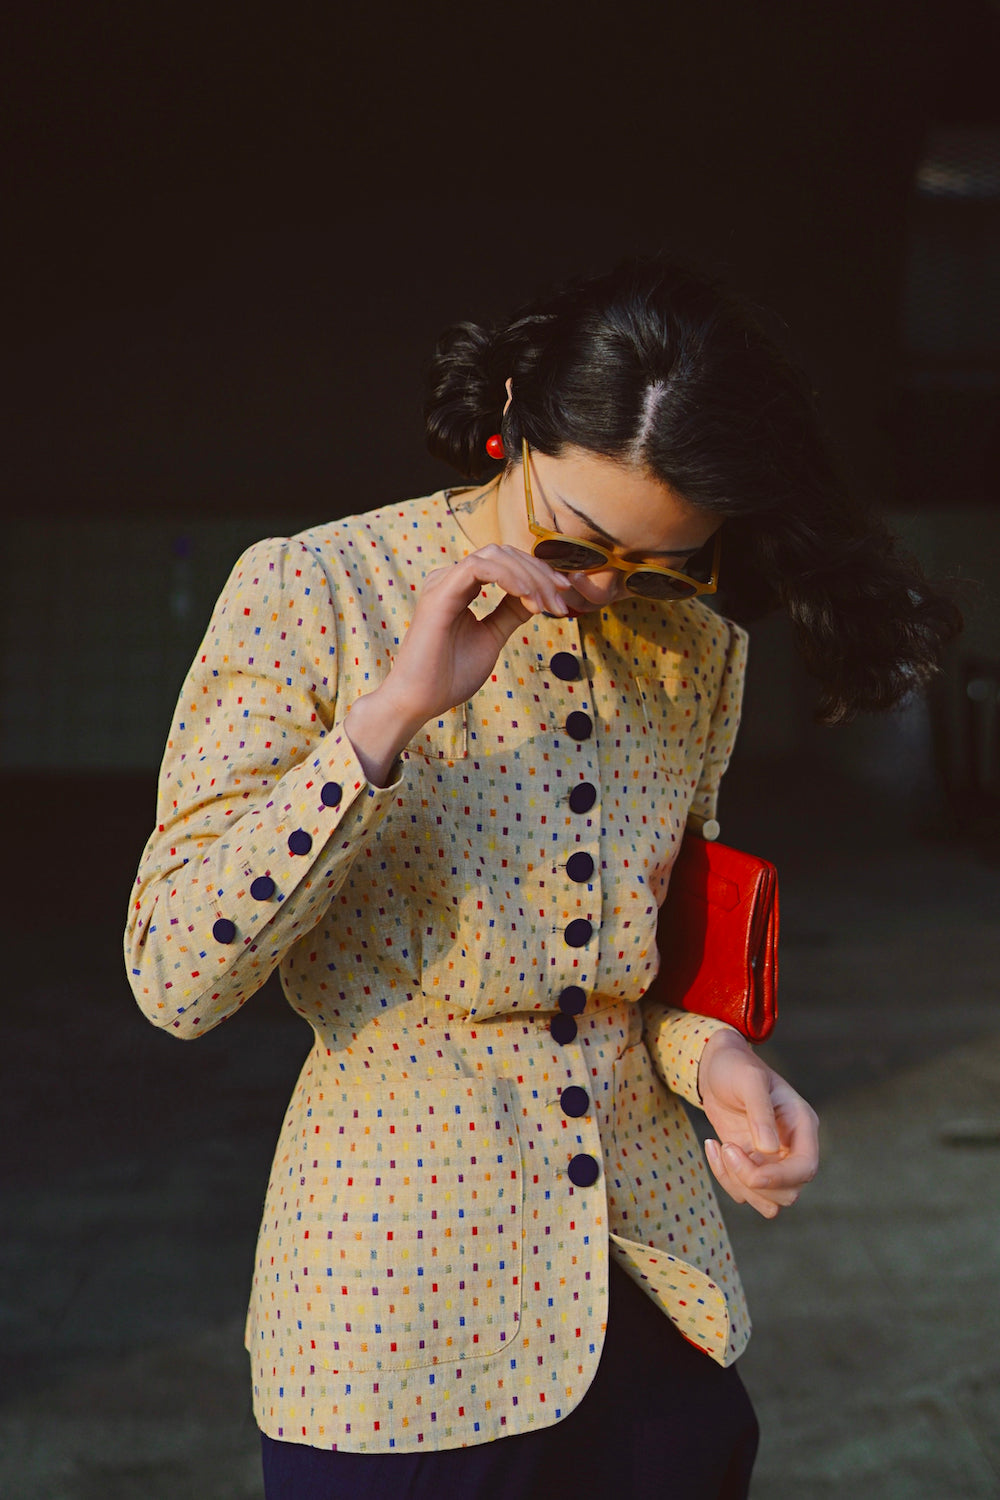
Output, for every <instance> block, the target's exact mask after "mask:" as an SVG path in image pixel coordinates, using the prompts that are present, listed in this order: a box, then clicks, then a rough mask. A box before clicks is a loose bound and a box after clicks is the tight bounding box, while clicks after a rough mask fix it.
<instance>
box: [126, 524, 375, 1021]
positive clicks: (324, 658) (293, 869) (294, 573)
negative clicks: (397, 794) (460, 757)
mask: <svg viewBox="0 0 1000 1500" xmlns="http://www.w3.org/2000/svg"><path fill="white" fill-rule="evenodd" d="M341 603H343V601H341ZM337 621H338V612H337V607H336V605H335V603H334V600H333V599H332V597H331V591H330V584H329V581H328V579H327V575H326V573H325V572H324V570H323V568H322V566H321V565H320V563H319V561H318V560H317V558H316V557H315V555H314V554H313V553H312V552H311V551H310V550H309V549H308V548H307V547H305V546H304V545H303V544H302V543H301V542H298V541H295V540H291V541H289V540H282V539H278V540H273V541H265V542H259V543H257V544H256V545H255V546H253V547H251V548H250V549H249V551H247V552H246V553H245V554H244V555H243V557H242V558H241V559H240V560H239V562H238V563H237V564H236V567H235V569H234V570H233V573H232V576H231V577H230V579H229V581H228V583H227V585H226V587H225V589H224V590H223V593H222V596H221V597H220V599H219V602H218V604H217V605H216V607H215V611H214V613H213V616H212V620H211V623H210V625H209V628H208V633H207V635H206V637H205V640H204V642H203V643H202V646H201V649H200V651H199V652H198V655H197V657H196V658H195V661H194V664H193V665H192V667H191V670H190V671H189V673H188V675H187V678H186V680H185V682H184V686H183V688H182V689H181V694H180V698H179V699H178V703H177V709H176V712H175V716H174V721H173V726H172V728H171V731H170V738H169V740H168V742H167V749H166V753H165V755H164V758H163V765H162V767H161V770H160V780H159V791H158V803H157V822H156V829H155V831H154V833H153V835H152V837H151V838H150V840H149V842H148V844H147V845H146V849H145V852H144V853H143V856H142V860H141V863H140V865H139V872H138V875H137V877H136V882H135V888H134V891H133V897H132V904H131V908H130V911H129V920H128V926H127V929H126V934H125V958H126V966H127V969H128V975H129V980H130V983H131V985H132V989H133V992H134V994H135V997H136V999H137V1001H138V1003H139V1005H140V1007H141V1009H142V1010H143V1012H144V1013H145V1014H146V1016H147V1017H148V1018H149V1019H150V1020H151V1021H152V1022H153V1023H154V1024H155V1025H157V1026H162V1027H164V1028H169V1029H170V1030H172V1031H174V1032H175V1033H176V1034H177V1035H178V1036H182V1037H195V1036H199V1035H200V1034H201V1033H202V1032H203V1031H208V1030H209V1029H210V1028H211V1027H213V1026H215V1025H216V1024H217V1023H218V1022H219V1021H222V1020H225V1018H226V1017H227V1016H229V1015H231V1014H232V1012H233V1011H235V1010H237V1009H238V1008H239V1007H240V1006H241V1005H242V1004H243V1003H244V1001H245V1000H246V999H247V998H248V997H249V996H250V995H252V994H253V993H254V992H255V991H256V990H258V989H259V988H260V987H261V985H262V984H263V983H264V981H265V979H266V978H267V977H268V975H269V974H270V973H271V971H272V970H273V969H274V968H275V967H276V965H277V964H278V962H279V961H280V959H281V957H282V955H283V954H284V952H285V951H286V950H287V949H288V948H289V947H290V946H291V945H292V944H293V943H294V942H295V941H296V940H297V939H299V938H301V937H302V936H303V935H304V934H305V933H307V932H308V931H309V930H310V929H311V928H312V927H313V926H315V924H316V923H317V922H318V921H319V919H320V918H321V917H322V915H323V913H324V912H325V911H326V909H327V907H328V906H329V903H330V901H331V899H332V897H333V896H334V894H335V893H336V891H337V890H338V888H339V887H340V885H341V884H342V883H343V881H344V879H345V878H346V875H347V872H348V870H349V868H350V866H351V864H352V862H353V860H354V859H355V858H356V856H357V855H358V853H359V852H360V851H361V850H362V849H363V848H364V847H365V844H366V842H367V841H369V840H371V839H372V838H373V836H374V832H375V829H376V827H377V825H378V823H379V821H380V819H381V818H382V816H383V815H384V814H385V812H386V810H387V808H388V807H389V806H390V804H391V803H392V801H393V798H394V791H395V788H396V786H398V782H394V783H393V785H391V786H388V787H385V788H376V787H372V786H369V785H368V783H367V781H366V778H365V775H364V772H363V770H362V768H361V765H360V763H359V761H358V759H357V756H356V755H355V753H354V750H353V748H352V746H351V743H350V740H349V739H348V738H347V735H346V734H345V733H344V730H343V727H342V723H341V717H342V715H343V713H344V712H345V711H346V709H347V708H348V707H349V706H350V705H349V703H342V704H340V705H339V706H338V703H337V685H338V665H339V664H338V651H339V649H340V647H339V644H338V639H337V637H338V629H337Z"/></svg>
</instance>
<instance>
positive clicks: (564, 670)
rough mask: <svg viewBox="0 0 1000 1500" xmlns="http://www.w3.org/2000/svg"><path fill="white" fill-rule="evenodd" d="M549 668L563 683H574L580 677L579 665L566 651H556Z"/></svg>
mask: <svg viewBox="0 0 1000 1500" xmlns="http://www.w3.org/2000/svg"><path fill="white" fill-rule="evenodd" d="M549 667H550V669H551V670H552V671H553V672H554V673H555V675H556V676H557V677H559V678H561V680H562V681H563V682H575V681H576V679H577V678H578V677H579V675H580V663H579V661H578V659H577V658H576V657H575V656H571V655H570V654H569V652H568V651H557V652H556V654H555V656H554V657H553V658H552V660H551V661H550V662H549Z"/></svg>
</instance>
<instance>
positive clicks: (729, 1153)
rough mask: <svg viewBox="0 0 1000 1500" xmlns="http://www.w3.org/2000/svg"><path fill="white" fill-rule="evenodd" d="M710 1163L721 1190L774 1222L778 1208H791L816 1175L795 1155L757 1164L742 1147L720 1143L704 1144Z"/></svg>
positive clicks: (776, 1157)
mask: <svg viewBox="0 0 1000 1500" xmlns="http://www.w3.org/2000/svg"><path fill="white" fill-rule="evenodd" d="M705 1155H706V1156H707V1157H708V1164H709V1166H710V1167H711V1169H712V1171H713V1173H714V1174H715V1176H716V1178H717V1179H718V1181H719V1184H720V1186H721V1187H723V1188H725V1190H726V1192H727V1193H728V1194H729V1196H730V1197H731V1198H732V1199H733V1200H734V1201H735V1202H736V1203H749V1204H750V1206H751V1207H752V1208H755V1209H756V1210H757V1212H758V1213H759V1214H763V1216H764V1217H765V1218H768V1219H773V1218H774V1216H775V1215H776V1214H777V1213H778V1211H779V1209H782V1208H791V1206H792V1204H793V1203H796V1202H798V1197H799V1193H800V1192H801V1190H802V1188H803V1187H804V1186H805V1184H806V1182H808V1181H809V1180H810V1178H811V1176H812V1175H815V1174H814V1173H813V1172H811V1171H809V1170H808V1169H807V1167H806V1165H805V1164H804V1163H802V1162H801V1161H798V1160H797V1159H796V1158H795V1157H794V1156H791V1155H788V1156H784V1157H782V1156H780V1155H777V1156H775V1157H774V1158H770V1159H768V1160H766V1161H754V1160H753V1159H752V1157H751V1156H749V1155H748V1154H747V1153H746V1152H745V1151H742V1150H741V1149H740V1147H739V1146H734V1145H732V1144H731V1143H727V1144H726V1145H725V1146H720V1145H719V1142H718V1141H715V1140H709V1141H706V1143H705Z"/></svg>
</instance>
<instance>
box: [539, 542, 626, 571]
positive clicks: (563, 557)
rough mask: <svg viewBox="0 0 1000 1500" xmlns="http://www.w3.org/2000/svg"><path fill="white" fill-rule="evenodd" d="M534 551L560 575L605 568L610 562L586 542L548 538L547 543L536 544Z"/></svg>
mask: <svg viewBox="0 0 1000 1500" xmlns="http://www.w3.org/2000/svg"><path fill="white" fill-rule="evenodd" d="M532 550H533V552H534V554H535V556H536V557H540V558H541V559H542V562H547V563H548V564H549V566H550V567H552V568H556V569H557V570H558V571H559V572H560V573H584V572H586V570H587V569H588V568H604V567H606V566H607V561H608V560H607V558H606V557H605V556H604V553H603V552H597V551H596V550H595V549H594V548H593V547H588V546H587V544H586V542H574V541H571V540H570V539H569V538H567V539H566V540H565V541H563V540H562V539H561V538H554V537H546V539H545V541H543V542H536V543H535V546H534V548H533V549H532Z"/></svg>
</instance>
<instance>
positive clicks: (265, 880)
mask: <svg viewBox="0 0 1000 1500" xmlns="http://www.w3.org/2000/svg"><path fill="white" fill-rule="evenodd" d="M250 894H251V896H252V897H253V899H254V900H255V901H270V899H271V897H272V896H273V895H274V881H273V880H272V879H271V877H270V875H258V876H257V879H256V880H254V881H252V882H251V885H250Z"/></svg>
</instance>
